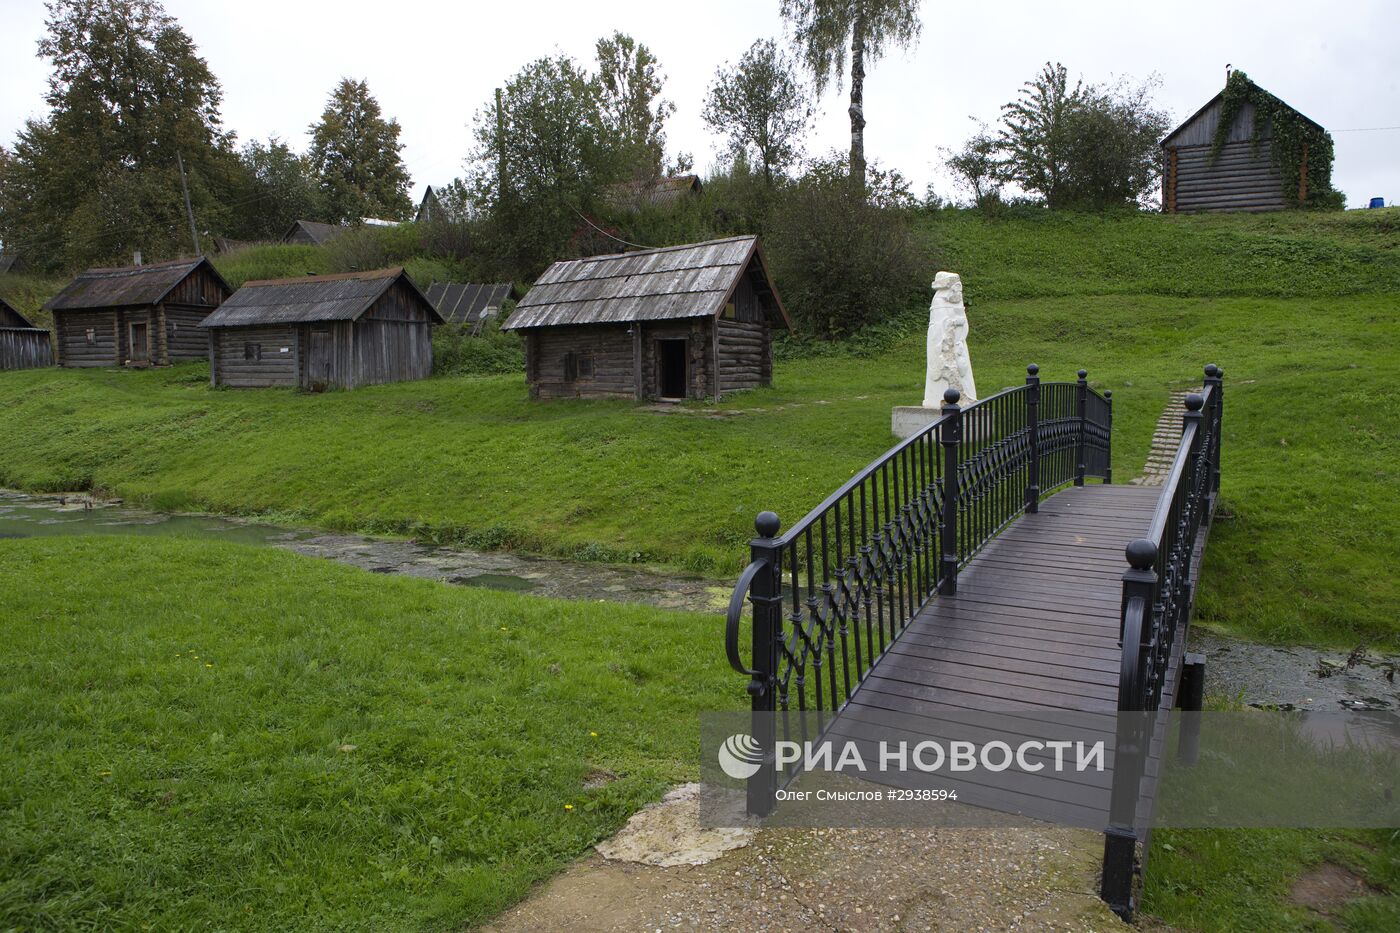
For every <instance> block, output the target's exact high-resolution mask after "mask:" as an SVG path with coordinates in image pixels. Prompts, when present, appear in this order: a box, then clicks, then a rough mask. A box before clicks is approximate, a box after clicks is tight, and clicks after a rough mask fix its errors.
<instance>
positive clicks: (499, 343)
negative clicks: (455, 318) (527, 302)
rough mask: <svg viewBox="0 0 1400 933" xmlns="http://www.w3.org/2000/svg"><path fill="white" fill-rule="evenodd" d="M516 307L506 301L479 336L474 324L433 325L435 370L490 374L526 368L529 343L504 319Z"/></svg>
mask: <svg viewBox="0 0 1400 933" xmlns="http://www.w3.org/2000/svg"><path fill="white" fill-rule="evenodd" d="M513 309H514V304H513V303H512V302H506V305H505V307H503V308H502V309H501V312H500V314H497V315H496V316H495V317H492V318H490V319H488V320H487V322H486V325H485V326H484V327H483V328H482V329H481V333H480V334H479V335H477V336H475V337H473V336H472V334H471V327H470V325H467V326H464V325H461V324H444V325H442V326H441V327H436V328H434V329H433V373H434V375H439V376H489V375H499V374H502V373H519V372H523V371H524V369H525V346H524V343H523V342H522V341H521V339H520V338H519V337H518V336H516V335H515V334H514V333H512V332H510V331H502V330H501V322H502V321H504V320H505V319H506V318H508V317H510V312H511V311H512V310H513Z"/></svg>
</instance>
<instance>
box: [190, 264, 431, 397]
mask: <svg viewBox="0 0 1400 933" xmlns="http://www.w3.org/2000/svg"><path fill="white" fill-rule="evenodd" d="M441 323H443V320H442V316H441V315H439V314H438V312H437V309H435V308H434V307H433V306H432V303H431V302H429V301H428V299H427V298H426V297H425V296H424V295H423V293H422V292H421V291H419V289H418V286H416V285H414V284H413V281H412V280H411V279H410V278H409V277H408V276H407V275H406V274H405V273H404V271H403V270H402V269H381V270H378V271H375V272H348V273H345V274H343V275H317V276H304V277H300V278H293V279H269V280H267V281H261V282H248V283H247V284H245V285H244V286H243V287H242V288H240V289H239V290H238V291H237V292H236V293H235V294H234V296H233V297H232V298H230V299H229V300H228V301H226V302H225V303H224V305H223V307H221V308H219V310H218V311H216V312H215V313H214V314H211V315H210V316H209V317H208V319H207V320H206V321H205V322H204V326H205V328H206V329H207V330H208V335H209V336H208V346H209V381H210V382H211V383H212V384H213V385H216V386H240V387H254V386H300V387H303V388H308V389H325V388H330V387H338V388H342V389H353V388H355V387H356V386H364V385H374V384H376V383H382V382H403V381H406V380H410V379H424V378H426V377H428V376H429V375H431V374H432V371H433V338H432V328H433V325H435V324H441Z"/></svg>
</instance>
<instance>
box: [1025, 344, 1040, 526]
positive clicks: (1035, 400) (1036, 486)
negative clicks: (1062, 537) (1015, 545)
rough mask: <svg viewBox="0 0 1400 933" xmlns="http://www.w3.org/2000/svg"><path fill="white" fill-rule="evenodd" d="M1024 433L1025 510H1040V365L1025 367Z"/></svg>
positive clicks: (1033, 511) (1031, 511) (1034, 511)
mask: <svg viewBox="0 0 1400 933" xmlns="http://www.w3.org/2000/svg"><path fill="white" fill-rule="evenodd" d="M1026 434H1027V436H1028V437H1029V438H1030V445H1031V446H1030V458H1029V460H1028V462H1027V466H1026V512H1027V513H1029V514H1035V513H1036V512H1039V511H1040V367H1039V366H1037V365H1035V364H1034V363H1032V364H1030V365H1029V366H1027V367H1026Z"/></svg>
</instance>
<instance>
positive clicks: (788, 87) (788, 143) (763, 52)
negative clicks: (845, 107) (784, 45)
mask: <svg viewBox="0 0 1400 933" xmlns="http://www.w3.org/2000/svg"><path fill="white" fill-rule="evenodd" d="M701 116H702V117H703V118H704V120H705V123H706V124H707V125H708V126H709V127H710V129H711V130H713V131H714V132H716V133H718V134H720V135H722V136H724V137H725V139H726V141H727V145H728V148H729V152H730V155H731V156H732V157H734V158H736V159H737V158H738V157H739V156H740V155H743V156H744V157H745V158H746V160H747V161H749V162H753V163H757V164H758V166H759V169H760V171H761V172H762V173H763V180H764V182H765V183H766V184H767V185H768V186H770V187H771V186H772V184H773V176H774V174H775V173H782V172H783V171H785V170H786V169H787V168H788V166H790V165H791V164H792V163H793V162H794V161H795V160H796V159H797V157H798V155H799V154H800V151H801V146H802V139H803V137H804V136H805V135H806V133H807V129H808V127H809V126H810V125H811V121H812V105H811V103H810V100H809V98H808V96H807V93H806V89H805V88H803V87H802V83H801V82H800V81H799V80H798V78H797V75H796V74H795V73H794V69H793V67H792V63H791V62H790V61H789V60H788V57H787V56H786V55H784V54H783V53H782V52H781V51H780V50H779V49H778V46H777V44H776V43H775V42H774V41H773V40H772V39H760V40H758V41H757V42H755V43H754V44H753V45H751V46H749V49H748V51H747V52H745V53H744V54H743V56H742V57H741V58H740V59H739V61H738V64H736V65H734V66H733V67H732V68H731V67H727V64H726V66H723V67H720V68H719V69H717V70H716V71H715V80H714V82H713V83H712V84H711V85H710V91H709V95H708V96H707V97H706V99H705V109H704V111H703V113H702V114H701Z"/></svg>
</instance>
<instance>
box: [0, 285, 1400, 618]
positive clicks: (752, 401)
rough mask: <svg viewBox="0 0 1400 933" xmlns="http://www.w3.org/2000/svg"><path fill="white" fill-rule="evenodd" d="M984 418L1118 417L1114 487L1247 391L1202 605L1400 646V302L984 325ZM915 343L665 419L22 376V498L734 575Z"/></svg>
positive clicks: (1140, 309) (1001, 307) (873, 441)
mask: <svg viewBox="0 0 1400 933" xmlns="http://www.w3.org/2000/svg"><path fill="white" fill-rule="evenodd" d="M971 313H972V327H973V345H972V353H973V359H974V360H975V363H976V366H977V376H978V380H979V384H980V388H981V390H982V392H983V394H987V393H988V392H989V391H992V390H995V389H998V388H1001V387H1003V386H1007V385H1011V384H1014V383H1016V382H1018V381H1020V380H1021V379H1022V378H1023V366H1024V364H1025V363H1026V362H1029V361H1032V360H1033V361H1035V362H1037V363H1039V364H1040V366H1041V367H1042V369H1041V371H1042V375H1043V376H1044V377H1046V378H1055V377H1063V376H1067V375H1071V374H1072V373H1073V371H1074V370H1075V369H1076V368H1077V367H1078V366H1080V365H1084V366H1087V367H1088V368H1089V370H1090V380H1091V382H1093V383H1094V384H1095V385H1097V386H1099V387H1101V388H1111V389H1113V390H1114V405H1115V438H1114V446H1115V450H1114V457H1115V464H1116V471H1115V472H1116V475H1117V476H1118V477H1119V478H1120V481H1121V480H1126V479H1127V478H1128V477H1130V476H1131V475H1133V473H1134V472H1135V471H1136V470H1137V469H1138V468H1139V467H1140V465H1141V463H1142V461H1143V459H1144V457H1145V456H1146V450H1147V443H1148V440H1149V437H1150V434H1151V430H1152V425H1153V423H1154V422H1155V420H1156V418H1157V416H1158V414H1159V413H1160V410H1161V407H1162V405H1163V404H1164V402H1165V399H1166V394H1167V392H1168V391H1169V390H1170V389H1171V388H1174V387H1179V386H1182V385H1186V384H1190V383H1192V382H1195V381H1198V380H1199V376H1198V374H1199V372H1200V367H1201V365H1202V364H1203V363H1206V362H1216V363H1219V364H1220V365H1222V366H1223V367H1224V368H1225V371H1226V374H1227V375H1226V382H1227V389H1226V398H1227V416H1226V417H1227V429H1226V439H1225V445H1226V446H1225V466H1224V497H1225V506H1226V509H1227V510H1228V513H1229V515H1230V516H1231V517H1228V518H1227V519H1226V520H1224V521H1222V523H1221V525H1220V528H1219V532H1218V536H1217V537H1216V538H1215V539H1214V541H1213V543H1212V549H1211V551H1210V558H1209V560H1210V565H1209V566H1208V567H1207V570H1206V573H1205V586H1204V587H1203V589H1202V594H1201V603H1200V607H1201V618H1202V619H1203V620H1204V621H1205V622H1207V623H1208V624H1212V625H1216V626H1219V627H1221V628H1223V629H1229V630H1233V631H1237V632H1241V633H1245V634H1249V635H1251V636H1254V637H1259V638H1265V639H1271V640H1280V641H1298V640H1311V641H1318V642H1324V643H1330V644H1339V645H1340V644H1346V643H1348V642H1352V643H1354V642H1355V641H1356V640H1358V639H1362V638H1365V639H1372V640H1375V641H1379V642H1383V643H1387V644H1391V645H1394V644H1397V638H1400V581H1397V579H1396V577H1395V575H1394V574H1393V573H1391V572H1390V570H1389V569H1388V563H1387V561H1388V557H1389V552H1390V550H1391V549H1390V548H1388V547H1387V546H1385V542H1386V541H1390V542H1394V541H1395V540H1400V496H1397V493H1400V466H1397V462H1398V458H1400V393H1396V392H1394V391H1393V386H1392V380H1393V378H1394V377H1393V373H1394V372H1395V371H1396V369H1397V364H1400V320H1397V316H1396V314H1395V303H1394V300H1393V299H1392V298H1390V297H1388V296H1373V295H1358V296H1349V297H1341V298H1327V299H1321V298H1299V299H1291V300H1290V299H1278V298H1218V299H1198V300H1187V299H1179V298H1170V297H1162V296H1140V295H1107V296H1087V297H1071V298H1038V299H1021V300H1007V301H995V302H987V303H985V304H980V305H976V304H975V305H974V307H973V310H972V312H971ZM922 353H923V348H922V340H921V339H920V338H919V337H918V335H914V336H912V337H910V338H908V339H905V340H903V341H901V342H900V343H899V344H898V345H897V346H895V347H894V348H893V349H890V350H887V351H882V352H881V353H879V354H878V355H875V356H872V357H861V356H855V355H850V354H840V355H835V356H828V357H817V358H808V359H799V360H792V361H788V362H784V363H781V364H780V365H779V366H778V367H777V372H776V376H775V380H776V384H777V385H776V388H774V389H771V390H762V391H757V392H751V393H746V394H743V395H738V396H734V397H732V398H730V399H728V400H727V401H725V402H724V403H722V404H721V405H720V406H718V407H719V409H721V410H726V411H730V410H737V411H739V412H740V413H739V414H736V415H733V416H730V417H716V418H712V417H703V415H706V414H713V413H714V411H713V406H704V405H692V406H688V408H687V411H686V412H684V413H674V414H664V413H657V412H655V411H652V410H648V409H646V408H638V407H636V406H634V405H632V404H629V403H625V402H556V403H547V404H542V403H530V402H529V401H528V400H527V399H526V397H525V387H524V382H523V379H522V378H520V377H515V376H501V377H487V378H435V379H431V380H427V381H425V382H419V383H408V384H401V385H394V386H383V387H377V388H368V389H362V390H357V391H355V392H345V393H328V394H324V395H308V394H300V393H294V392H291V391H280V390H263V391H241V392H240V391H214V390H211V389H209V388H208V386H207V384H206V383H205V370H204V367H203V366H201V365H187V366H182V367H176V368H174V369H171V370H157V371H148V372H124V371H115V370H86V371H67V370H56V369H50V370H32V371H28V372H18V373H0V395H3V396H4V397H5V401H6V404H5V405H4V406H3V407H0V437H4V439H5V441H6V443H5V445H4V446H3V448H0V485H5V486H11V487H20V488H29V489H49V490H56V489H74V488H88V487H92V488H97V489H102V490H105V491H109V492H113V493H116V494H120V495H123V496H126V497H128V498H130V499H133V500H136V501H141V502H146V503H149V504H152V505H155V506H159V507H163V508H170V509H208V510H213V511H220V512H234V513H243V514H264V515H272V516H281V517H285V518H288V519H295V520H297V521H304V522H310V523H314V524H317V525H323V526H328V527H333V528H355V529H360V530H368V531H378V532H389V533H408V534H415V535H418V536H420V537H424V538H432V539H436V540H441V541H455V542H460V543H465V544H468V545H475V546H487V547H496V546H512V547H518V548H523V549H527V550H531V551H537V552H545V553H552V554H561V555H567V556H575V557H583V558H591V559H601V560H612V561H621V562H627V561H646V562H653V563H659V564H665V565H670V566H674V567H681V568H688V569H691V570H696V571H701V572H707V573H714V574H721V575H727V574H730V573H733V572H735V571H736V570H737V569H738V568H739V567H740V566H741V565H742V561H743V559H744V554H745V548H744V544H745V542H746V540H747V539H748V537H749V536H750V534H751V533H752V532H751V529H752V524H751V523H752V519H753V516H754V515H755V514H756V513H757V512H758V511H760V510H762V509H765V508H772V509H774V510H776V511H777V512H778V513H779V514H780V515H781V516H782V517H783V518H784V519H785V520H787V521H792V520H794V519H795V518H796V517H798V516H800V515H801V514H802V513H804V512H805V511H806V510H807V509H808V508H810V507H811V506H813V505H815V504H816V503H817V502H819V501H820V500H821V499H822V498H823V497H824V496H825V495H826V494H827V493H828V492H830V491H831V490H832V489H834V488H835V487H836V486H837V485H838V484H839V483H840V482H842V481H843V480H844V479H845V478H847V477H848V476H850V474H851V473H852V472H853V471H855V470H856V469H858V468H860V467H861V466H863V465H864V464H865V463H867V462H869V460H870V459H872V458H873V457H874V456H876V455H877V454H879V453H880V452H881V451H882V450H884V449H885V448H886V447H887V446H888V445H889V444H890V443H891V441H892V438H891V436H890V435H889V429H888V425H889V409H890V407H891V406H892V405H895V404H907V403H908V402H909V401H910V400H911V399H917V398H918V395H919V391H920V387H921V382H922V363H921V358H922Z"/></svg>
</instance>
